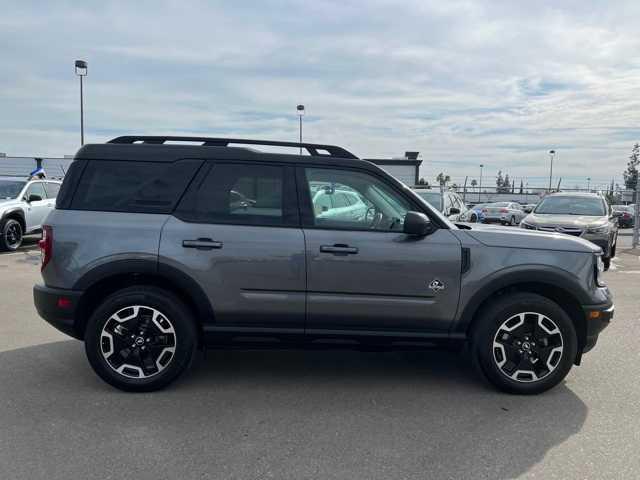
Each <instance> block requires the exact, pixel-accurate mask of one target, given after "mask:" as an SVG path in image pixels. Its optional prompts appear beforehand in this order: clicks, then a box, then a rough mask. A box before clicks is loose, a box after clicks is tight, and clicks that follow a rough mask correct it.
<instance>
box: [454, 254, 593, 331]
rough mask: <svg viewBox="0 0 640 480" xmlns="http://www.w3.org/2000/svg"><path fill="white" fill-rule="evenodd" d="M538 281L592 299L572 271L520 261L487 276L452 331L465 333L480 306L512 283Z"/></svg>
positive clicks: (587, 300)
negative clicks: (518, 263)
mask: <svg viewBox="0 0 640 480" xmlns="http://www.w3.org/2000/svg"><path fill="white" fill-rule="evenodd" d="M523 284H538V285H544V286H546V287H551V288H554V289H558V290H559V291H560V293H562V294H568V295H570V296H571V297H572V298H573V300H575V301H576V302H578V303H579V304H581V305H588V304H589V303H590V302H592V300H591V298H590V297H589V294H588V292H587V291H585V289H584V288H583V287H581V286H580V283H579V281H578V279H577V278H576V277H575V276H574V275H572V274H571V273H569V272H567V271H565V270H562V269H560V268H556V267H553V266H548V265H519V266H515V267H510V268H507V269H504V270H499V271H497V272H494V273H493V274H491V275H489V276H488V277H486V278H485V279H483V282H482V286H481V287H480V288H479V289H478V290H476V292H474V294H473V295H472V296H471V298H470V299H469V300H468V301H467V302H466V304H465V305H464V306H462V307H463V308H462V311H461V313H460V314H459V316H458V318H457V320H456V322H455V324H454V326H453V328H452V332H455V333H465V332H466V331H467V329H468V328H469V326H470V325H471V323H472V321H473V319H474V316H475V314H476V312H477V311H478V309H479V308H480V306H481V305H482V304H483V303H484V302H485V301H486V300H488V299H489V298H491V297H492V296H493V295H495V294H496V293H497V292H499V291H501V290H504V289H506V288H508V287H511V286H517V285H523Z"/></svg>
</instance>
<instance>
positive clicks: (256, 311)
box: [160, 217, 306, 332]
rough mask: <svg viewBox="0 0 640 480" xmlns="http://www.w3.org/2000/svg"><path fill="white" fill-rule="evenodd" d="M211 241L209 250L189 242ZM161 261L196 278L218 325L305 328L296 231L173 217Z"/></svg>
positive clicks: (166, 230) (299, 235)
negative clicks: (209, 223)
mask: <svg viewBox="0 0 640 480" xmlns="http://www.w3.org/2000/svg"><path fill="white" fill-rule="evenodd" d="M197 239H211V240H212V241H213V242H219V248H218V247H217V246H216V245H214V246H213V248H208V247H207V246H206V245H205V246H203V247H201V248H190V247H185V246H183V242H184V241H185V240H187V241H188V240H197ZM160 262H161V263H165V264H167V265H168V266H172V267H174V268H178V269H180V270H181V271H183V272H185V273H186V274H187V275H189V276H190V277H191V278H193V279H194V280H195V281H196V282H197V283H198V284H199V285H200V287H201V288H202V289H203V291H204V292H205V294H206V295H207V296H208V297H209V300H210V301H211V304H212V307H213V310H214V314H215V324H216V326H237V327H264V328H294V329H299V330H300V332H302V331H303V329H304V315H305V293H304V289H305V280H306V278H305V262H304V237H303V234H302V230H300V229H297V228H277V227H255V226H246V225H208V224H197V223H188V222H183V221H181V220H179V219H177V218H175V217H171V218H170V219H169V220H168V221H167V223H166V225H165V226H164V228H163V230H162V239H161V242H160Z"/></svg>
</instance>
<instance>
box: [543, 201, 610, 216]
mask: <svg viewBox="0 0 640 480" xmlns="http://www.w3.org/2000/svg"><path fill="white" fill-rule="evenodd" d="M534 213H538V214H542V215H545V214H557V215H587V216H594V217H595V216H597V217H602V216H604V215H606V211H605V207H604V201H602V199H600V198H595V197H565V196H562V197H547V198H545V199H543V200H542V201H541V202H540V203H539V204H538V206H537V207H536V209H535V210H534Z"/></svg>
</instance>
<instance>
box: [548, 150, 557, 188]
mask: <svg viewBox="0 0 640 480" xmlns="http://www.w3.org/2000/svg"><path fill="white" fill-rule="evenodd" d="M555 155H556V151H555V150H549V158H551V169H550V170H549V192H548V193H551V179H552V178H553V157H555Z"/></svg>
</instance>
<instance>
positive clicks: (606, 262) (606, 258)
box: [602, 257, 611, 272]
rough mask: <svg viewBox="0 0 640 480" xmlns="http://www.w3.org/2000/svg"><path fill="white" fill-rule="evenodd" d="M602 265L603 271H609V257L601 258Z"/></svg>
mask: <svg viewBox="0 0 640 480" xmlns="http://www.w3.org/2000/svg"><path fill="white" fill-rule="evenodd" d="M602 264H603V265H604V271H605V272H606V271H607V270H609V267H610V266H611V257H602Z"/></svg>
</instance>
